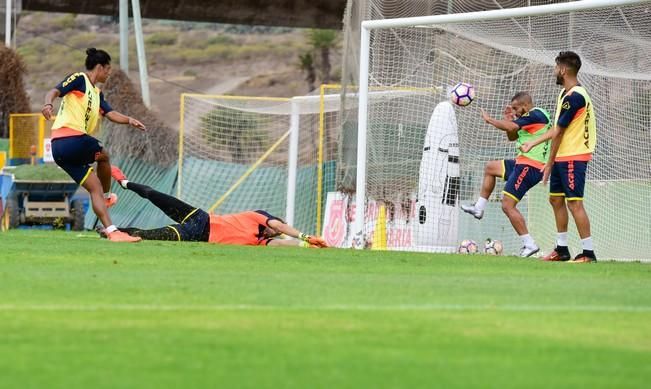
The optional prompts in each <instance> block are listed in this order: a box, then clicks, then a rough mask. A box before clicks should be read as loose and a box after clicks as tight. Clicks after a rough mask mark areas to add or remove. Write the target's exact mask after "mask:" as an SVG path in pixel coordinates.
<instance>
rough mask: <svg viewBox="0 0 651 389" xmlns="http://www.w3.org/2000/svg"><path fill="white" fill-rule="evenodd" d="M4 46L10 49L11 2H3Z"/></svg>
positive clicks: (9, 0)
mask: <svg viewBox="0 0 651 389" xmlns="http://www.w3.org/2000/svg"><path fill="white" fill-rule="evenodd" d="M5 46H7V47H11V0H7V1H6V2H5Z"/></svg>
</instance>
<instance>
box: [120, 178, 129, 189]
mask: <svg viewBox="0 0 651 389" xmlns="http://www.w3.org/2000/svg"><path fill="white" fill-rule="evenodd" d="M128 183H129V180H120V181H118V184H120V186H121V187H123V188H124V189H127V184H128Z"/></svg>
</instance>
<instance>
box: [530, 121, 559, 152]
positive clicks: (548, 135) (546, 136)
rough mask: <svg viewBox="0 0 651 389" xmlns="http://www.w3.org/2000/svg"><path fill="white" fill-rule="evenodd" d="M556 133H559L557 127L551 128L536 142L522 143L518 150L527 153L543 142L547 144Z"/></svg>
mask: <svg viewBox="0 0 651 389" xmlns="http://www.w3.org/2000/svg"><path fill="white" fill-rule="evenodd" d="M558 133H559V130H558V127H556V126H554V127H552V129H551V130H549V131H547V132H546V133H544V134H543V135H541V136H540V137H538V138H537V139H536V140H533V141H529V142H525V143H523V144H522V146H520V150H521V151H522V152H523V153H527V152H529V150H531V149H533V148H534V147H536V146H538V145H539V144H541V143H543V142H547V141H548V140H550V139H553V138H554V137H555V136H556V135H557V134H558Z"/></svg>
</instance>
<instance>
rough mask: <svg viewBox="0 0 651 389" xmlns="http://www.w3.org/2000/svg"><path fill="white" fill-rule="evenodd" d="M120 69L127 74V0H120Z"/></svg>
mask: <svg viewBox="0 0 651 389" xmlns="http://www.w3.org/2000/svg"><path fill="white" fill-rule="evenodd" d="M120 69H122V71H123V72H124V73H126V74H127V75H128V74H129V0H120Z"/></svg>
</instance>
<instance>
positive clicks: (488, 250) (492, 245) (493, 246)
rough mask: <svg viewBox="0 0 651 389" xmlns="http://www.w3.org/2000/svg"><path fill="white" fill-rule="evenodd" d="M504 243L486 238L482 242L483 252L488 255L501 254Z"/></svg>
mask: <svg viewBox="0 0 651 389" xmlns="http://www.w3.org/2000/svg"><path fill="white" fill-rule="evenodd" d="M502 251H504V245H503V244H502V242H500V241H499V240H492V239H490V238H488V239H486V242H484V254H488V255H502Z"/></svg>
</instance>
